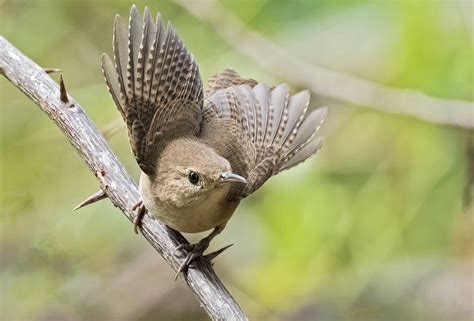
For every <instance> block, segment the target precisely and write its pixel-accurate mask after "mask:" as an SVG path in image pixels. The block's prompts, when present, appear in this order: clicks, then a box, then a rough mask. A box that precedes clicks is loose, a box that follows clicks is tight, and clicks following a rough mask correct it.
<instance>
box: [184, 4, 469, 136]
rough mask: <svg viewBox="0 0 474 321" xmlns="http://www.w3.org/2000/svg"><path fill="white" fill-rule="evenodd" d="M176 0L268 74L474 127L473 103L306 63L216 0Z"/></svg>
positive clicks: (343, 97)
mask: <svg viewBox="0 0 474 321" xmlns="http://www.w3.org/2000/svg"><path fill="white" fill-rule="evenodd" d="M176 2H177V3H178V4H179V5H180V6H182V7H183V8H185V9H186V10H187V11H189V12H190V13H191V14H192V15H194V16H195V17H197V18H198V19H200V20H202V21H204V22H206V23H208V24H209V25H211V26H212V27H214V30H215V31H216V32H217V33H218V34H219V35H220V36H221V37H222V39H223V40H224V41H226V42H227V44H228V45H229V46H231V47H232V48H234V49H235V50H237V51H238V52H240V53H241V54H243V55H245V56H247V57H249V58H251V59H253V60H254V61H255V62H257V63H258V64H259V65H261V66H262V67H263V68H264V69H266V70H268V71H269V72H271V73H273V74H276V75H278V76H279V77H281V78H282V79H287V80H288V81H289V82H291V83H292V84H295V85H300V86H301V87H303V88H308V89H310V90H311V91H312V92H313V93H315V94H320V95H323V96H327V97H331V98H335V99H338V100H340V101H344V102H348V103H351V104H354V105H359V106H364V107H369V108H372V109H375V110H378V111H382V112H388V113H394V114H403V115H408V116H413V117H416V118H419V119H422V120H424V121H428V122H432V123H436V124H444V125H453V126H459V127H464V128H474V103H473V102H468V101H462V100H451V99H441V98H437V97H432V96H429V95H426V94H424V93H422V92H419V91H415V90H412V89H397V88H391V87H387V86H383V85H381V84H377V83H375V82H372V81H369V80H366V79H362V78H358V77H355V76H352V75H348V74H345V73H342V72H338V71H334V70H330V69H328V68H324V67H321V66H317V65H314V64H311V63H308V62H305V61H304V60H303V59H301V58H300V57H298V56H297V55H294V54H290V53H288V52H286V51H285V50H284V49H282V48H281V47H279V46H278V45H276V44H275V43H273V42H271V41H270V40H268V39H267V38H265V37H264V36H263V35H261V34H260V33H258V32H255V31H254V30H251V29H249V28H247V27H246V26H245V25H244V24H243V23H242V21H241V20H240V19H239V18H238V17H237V16H236V15H234V14H233V13H231V12H228V11H227V10H225V8H224V7H223V6H222V4H221V3H220V2H219V1H217V0H210V1H186V0H176Z"/></svg>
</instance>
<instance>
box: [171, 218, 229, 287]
mask: <svg viewBox="0 0 474 321" xmlns="http://www.w3.org/2000/svg"><path fill="white" fill-rule="evenodd" d="M224 227H225V224H223V225H219V226H217V227H215V228H214V230H213V231H212V232H211V233H210V234H209V235H208V236H206V237H205V238H203V239H201V240H200V241H199V242H197V243H196V244H181V245H179V246H178V247H177V248H176V250H175V253H176V252H177V251H181V250H186V252H187V254H186V257H185V259H184V261H183V263H181V265H180V266H179V269H178V272H177V273H176V276H175V280H176V279H177V278H178V276H179V275H180V274H181V273H184V272H186V270H187V269H188V267H189V266H190V265H191V263H192V262H193V261H194V260H196V259H197V258H198V257H204V258H206V259H207V260H209V261H212V260H213V259H214V258H215V257H216V256H218V255H219V254H221V253H222V252H224V251H225V250H226V249H228V248H229V247H231V246H232V245H233V244H230V245H227V246H225V247H223V248H221V249H220V250H217V251H215V252H212V253H209V254H207V255H203V253H204V251H205V250H206V249H207V248H208V247H209V244H210V243H211V241H212V239H213V238H214V237H216V235H218V234H219V233H220V232H222V230H223V229H224Z"/></svg>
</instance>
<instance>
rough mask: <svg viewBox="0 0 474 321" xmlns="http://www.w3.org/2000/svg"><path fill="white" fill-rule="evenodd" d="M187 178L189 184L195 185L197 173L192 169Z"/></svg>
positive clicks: (197, 181) (197, 177)
mask: <svg viewBox="0 0 474 321" xmlns="http://www.w3.org/2000/svg"><path fill="white" fill-rule="evenodd" d="M188 180H189V182H190V183H191V184H193V185H196V184H197V183H199V174H198V173H196V172H194V171H190V172H189V174H188Z"/></svg>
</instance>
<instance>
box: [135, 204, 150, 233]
mask: <svg viewBox="0 0 474 321" xmlns="http://www.w3.org/2000/svg"><path fill="white" fill-rule="evenodd" d="M135 211H137V216H136V217H135V220H134V221H133V231H135V234H138V231H139V230H140V229H141V228H142V220H143V216H145V214H146V213H147V212H148V210H147V209H146V207H145V204H143V201H141V200H140V201H138V202H137V203H136V204H135V205H133V207H132V212H135Z"/></svg>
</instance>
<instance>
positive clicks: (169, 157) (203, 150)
mask: <svg viewBox="0 0 474 321" xmlns="http://www.w3.org/2000/svg"><path fill="white" fill-rule="evenodd" d="M156 169H157V170H156V177H155V178H154V179H153V183H154V185H155V186H154V188H153V189H154V191H155V193H156V194H155V197H156V198H157V199H158V200H159V201H160V202H161V203H164V205H166V206H170V207H176V208H182V207H190V206H193V205H196V204H199V203H202V202H204V201H206V200H208V199H209V198H211V197H212V198H213V199H214V200H215V198H222V200H224V198H225V197H226V196H227V193H228V191H229V189H230V187H231V186H232V185H233V184H245V183H246V182H247V181H246V180H245V178H244V177H242V176H240V175H237V174H235V173H233V172H232V168H231V166H230V163H229V161H227V160H226V159H225V158H223V157H221V156H219V155H218V154H217V153H216V152H215V151H214V150H213V149H212V148H211V147H209V146H208V145H206V144H204V143H202V142H200V141H197V140H194V139H179V140H175V141H173V142H171V143H170V144H169V145H168V146H167V147H166V148H165V149H164V150H163V152H162V154H161V156H160V158H159V160H158V164H157V167H156Z"/></svg>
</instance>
